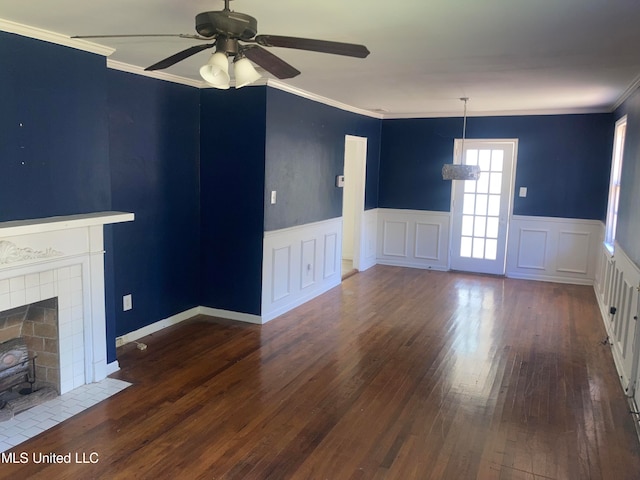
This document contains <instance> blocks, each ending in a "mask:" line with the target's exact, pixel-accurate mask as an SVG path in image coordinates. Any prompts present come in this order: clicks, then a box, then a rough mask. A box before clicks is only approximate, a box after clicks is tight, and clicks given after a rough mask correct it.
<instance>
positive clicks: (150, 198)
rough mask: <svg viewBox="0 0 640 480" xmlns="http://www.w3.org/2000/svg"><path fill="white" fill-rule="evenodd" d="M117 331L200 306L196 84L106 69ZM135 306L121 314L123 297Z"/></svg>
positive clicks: (131, 329)
mask: <svg viewBox="0 0 640 480" xmlns="http://www.w3.org/2000/svg"><path fill="white" fill-rule="evenodd" d="M108 92H109V147H110V150H109V152H110V167H111V185H112V203H113V208H114V209H115V210H119V211H127V212H134V213H135V221H134V222H130V223H125V224H122V225H118V226H117V227H115V226H114V227H113V228H112V229H113V268H114V289H113V297H114V301H115V313H116V336H120V335H123V334H125V333H128V332H131V331H133V330H136V329H138V328H141V327H143V326H146V325H148V324H150V323H153V322H157V321H159V320H162V319H164V318H167V317H169V316H171V315H174V314H176V313H179V312H182V311H184V310H187V309H189V308H192V307H195V306H197V305H199V295H200V290H199V269H200V207H199V204H200V198H199V141H200V138H199V115H200V92H199V90H198V89H197V88H193V87H187V86H184V85H178V84H175V83H170V82H165V81H162V80H154V79H150V78H146V77H142V76H139V75H133V74H129V73H124V72H120V71H116V70H109V71H108ZM128 293H131V294H132V295H133V307H134V308H133V310H130V311H127V312H123V311H122V296H123V295H125V294H128Z"/></svg>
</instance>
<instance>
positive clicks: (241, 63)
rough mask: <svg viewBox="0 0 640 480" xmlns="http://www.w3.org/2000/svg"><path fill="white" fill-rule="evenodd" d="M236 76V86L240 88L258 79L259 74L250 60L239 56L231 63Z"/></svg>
mask: <svg viewBox="0 0 640 480" xmlns="http://www.w3.org/2000/svg"><path fill="white" fill-rule="evenodd" d="M233 68H234V71H235V76H236V88H242V87H244V86H246V85H249V84H250V83H253V82H255V81H256V80H258V79H259V78H260V77H261V75H260V74H259V73H258V72H256V69H255V68H253V65H251V62H250V61H249V60H247V59H246V58H241V59H239V60H236V61H235V62H234V63H233Z"/></svg>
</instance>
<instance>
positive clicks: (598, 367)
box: [0, 266, 640, 480]
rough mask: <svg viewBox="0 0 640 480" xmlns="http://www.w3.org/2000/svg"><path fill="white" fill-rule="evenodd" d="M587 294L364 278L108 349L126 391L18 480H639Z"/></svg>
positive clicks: (16, 471)
mask: <svg viewBox="0 0 640 480" xmlns="http://www.w3.org/2000/svg"><path fill="white" fill-rule="evenodd" d="M604 337H605V330H604V328H603V326H602V321H601V319H600V317H599V312H598V309H597V305H596V301H595V296H594V294H593V289H592V288H591V287H586V286H572V285H559V284H551V283H542V282H531V281H522V280H511V279H502V278H494V277H487V276H475V275H468V274H459V273H442V272H430V271H424V270H415V269H405V268H396V267H385V266H376V267H374V268H372V269H370V270H368V271H366V272H364V273H360V274H358V275H355V276H353V277H350V278H348V279H347V280H345V281H344V283H343V284H342V286H341V287H339V288H335V289H333V290H331V291H330V292H328V293H326V294H324V295H322V296H321V297H319V298H317V299H315V300H313V301H312V302H310V303H308V304H306V305H304V306H302V307H300V308H298V309H296V310H294V311H292V312H290V313H288V314H285V315H283V316H281V317H279V318H277V319H275V320H273V321H271V322H269V323H268V324H266V325H263V326H258V325H249V324H242V323H235V322H230V321H225V320H218V319H215V318H209V317H197V318H194V319H192V320H190V321H188V322H185V323H182V324H180V325H177V326H174V327H171V328H168V329H165V330H163V331H162V332H158V333H156V334H154V335H151V336H148V337H145V338H144V339H142V341H143V342H145V343H146V344H148V348H147V349H146V350H144V351H141V350H138V349H136V347H135V345H133V344H130V345H126V346H124V347H122V348H121V349H119V351H118V359H119V361H120V365H121V368H122V370H121V371H120V372H118V373H117V374H115V375H114V376H115V377H117V378H121V379H123V380H127V381H130V382H132V383H133V384H134V385H133V386H132V387H129V388H128V389H126V390H124V391H123V392H121V393H119V394H117V395H116V396H114V397H112V398H111V399H109V400H107V401H104V402H102V403H100V404H98V405H96V406H95V407H92V408H91V409H89V410H87V411H86V412H84V413H82V414H80V415H77V416H76V417H74V418H72V419H70V420H67V421H65V422H64V423H62V424H60V425H58V426H56V427H54V428H52V429H51V430H49V431H47V432H45V433H43V434H41V435H40V436H38V437H36V438H34V439H32V440H30V441H28V442H27V443H24V444H22V445H20V446H18V447H16V448H15V449H14V450H13V451H15V452H29V454H30V453H31V452H43V453H48V452H56V453H66V452H73V453H75V452H85V453H90V452H97V453H98V454H99V461H98V463H96V464H70V465H35V464H33V463H27V464H23V465H12V464H6V463H5V464H2V465H0V470H1V471H0V476H1V477H2V478H13V479H26V478H43V479H48V480H52V479H67V478H68V479H80V478H82V479H85V478H104V479H119V478H122V479H131V478H150V479H154V478H155V479H164V478H188V479H192V478H203V479H243V480H244V479H332V480H334V479H335V480H352V479H353V480H355V479H367V480H368V479H402V480H407V479H419V480H423V479H456V480H457V479H474V478H477V479H570V480H573V479H612V480H620V479H638V478H640V446H639V442H638V438H637V436H636V431H635V428H634V424H633V419H632V417H631V416H630V414H629V408H628V405H627V402H626V399H625V397H624V395H623V391H622V389H621V387H620V384H619V381H618V378H617V374H616V370H615V367H614V365H613V360H612V356H611V352H610V347H609V346H608V345H604V344H602V343H601V341H602V340H603V338H604Z"/></svg>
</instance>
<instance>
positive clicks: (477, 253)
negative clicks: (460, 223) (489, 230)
mask: <svg viewBox="0 0 640 480" xmlns="http://www.w3.org/2000/svg"><path fill="white" fill-rule="evenodd" d="M472 257H473V258H484V238H474V239H473V254H472Z"/></svg>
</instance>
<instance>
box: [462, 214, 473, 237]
mask: <svg viewBox="0 0 640 480" xmlns="http://www.w3.org/2000/svg"><path fill="white" fill-rule="evenodd" d="M462 235H465V236H469V237H470V236H471V235H473V215H463V216H462Z"/></svg>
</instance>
